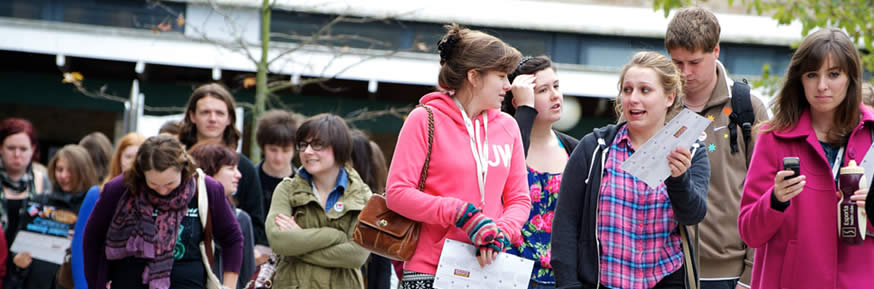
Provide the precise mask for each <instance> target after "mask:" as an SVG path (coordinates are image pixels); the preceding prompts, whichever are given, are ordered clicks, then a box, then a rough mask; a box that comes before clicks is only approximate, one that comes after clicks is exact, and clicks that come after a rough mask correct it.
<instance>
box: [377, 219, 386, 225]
mask: <svg viewBox="0 0 874 289" xmlns="http://www.w3.org/2000/svg"><path fill="white" fill-rule="evenodd" d="M377 225H379V226H380V227H385V226H388V220H386V219H380V220H379V222H377Z"/></svg>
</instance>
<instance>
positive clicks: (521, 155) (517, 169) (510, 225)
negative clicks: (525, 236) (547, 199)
mask: <svg viewBox="0 0 874 289" xmlns="http://www.w3.org/2000/svg"><path fill="white" fill-rule="evenodd" d="M510 127H511V128H512V129H511V132H513V133H514V134H515V135H516V137H515V141H514V142H513V157H512V159H511V162H510V174H509V175H508V176H507V182H506V183H505V184H504V195H503V200H504V214H503V215H502V216H501V218H500V219H498V220H496V221H495V223H497V224H498V227H500V228H501V231H503V232H504V233H506V234H507V237H509V238H510V243H511V244H515V241H516V240H518V239H519V238H521V237H522V225H524V224H525V222H526V221H528V215H529V214H531V196H530V194H529V191H528V171H527V167H526V165H525V152H524V151H523V150H522V136H521V134H520V132H519V127H518V126H516V125H515V123H514V125H512V126H510ZM551 225H552V224H550V226H551Z"/></svg>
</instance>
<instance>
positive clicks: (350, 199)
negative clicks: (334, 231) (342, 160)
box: [290, 165, 372, 219]
mask: <svg viewBox="0 0 874 289" xmlns="http://www.w3.org/2000/svg"><path fill="white" fill-rule="evenodd" d="M343 168H344V169H345V170H346V174H347V181H348V183H347V187H346V190H345V192H344V193H343V195H341V196H340V199H338V200H337V201H338V202H343V207H344V209H343V211H342V212H337V211H335V210H329V211H328V212H327V213H326V214H327V216H328V218H330V219H336V218H339V217H341V216H343V215H344V214H346V212H348V211H360V210H362V209H364V205H365V204H367V200H368V199H370V195H371V194H372V193H371V192H370V187H368V186H367V185H366V184H365V183H364V181H363V180H361V176H360V175H358V172H356V171H355V169H353V168H352V166H351V165H346V166H344V167H343ZM301 171H302V170H299V171H298V174H297V175H296V176H294V177H293V179H292V189H291V192H292V193H291V194H292V196H291V198H290V199H291V202H292V204H291V206H292V207H298V206H303V205H306V204H308V203H310V202H318V200H317V199H316V197H315V195H313V193H312V186H310V183H309V181H307V180H306V179H304V178H303V177H302V176H301Z"/></svg>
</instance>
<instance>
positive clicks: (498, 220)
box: [386, 24, 531, 288]
mask: <svg viewBox="0 0 874 289" xmlns="http://www.w3.org/2000/svg"><path fill="white" fill-rule="evenodd" d="M446 28H447V32H446V34H445V35H444V36H443V38H442V39H441V41H440V43H439V44H438V50H439V51H440V73H439V76H438V83H439V88H440V91H439V92H433V93H429V94H427V95H425V96H423V97H422V98H421V99H420V100H419V103H421V104H422V105H424V106H426V108H427V109H429V110H430V112H429V111H426V108H416V109H414V110H413V111H412V112H411V113H410V115H409V117H408V118H407V119H406V121H404V126H403V128H401V132H400V135H399V136H398V143H397V146H395V148H396V149H395V152H394V157H392V164H391V166H390V168H389V174H388V185H387V189H386V205H387V206H388V208H389V209H391V210H392V211H394V212H396V213H398V214H400V215H403V216H404V217H407V218H409V219H411V220H414V221H418V222H422V227H421V233H420V234H419V241H418V245H417V246H416V252H415V253H414V254H413V257H412V258H411V259H410V260H409V261H408V262H406V263H404V276H403V278H402V279H403V280H402V281H401V288H431V287H433V283H434V277H435V276H434V274H435V273H436V272H437V262H438V261H439V260H440V254H441V252H442V251H443V243H444V241H445V240H446V239H452V240H456V241H461V242H465V243H469V244H473V246H474V247H476V248H477V250H476V251H477V253H476V256H477V258H478V260H479V263H480V265H481V266H486V265H488V264H491V263H492V261H494V260H495V259H496V258H497V256H498V253H500V252H503V251H505V250H506V249H508V248H509V246H510V243H511V241H515V240H518V239H519V238H521V235H520V234H521V228H522V225H523V224H524V223H525V220H527V217H528V212H529V210H530V209H531V200H530V199H529V197H528V184H527V180H526V177H525V175H526V173H525V154H524V153H523V145H522V141H521V135H520V133H519V126H518V125H517V124H516V122H515V121H514V120H513V119H512V118H511V117H509V116H508V115H506V114H504V113H501V112H500V110H499V109H500V108H501V102H502V100H503V98H504V96H505V94H506V93H507V91H509V90H510V87H511V86H510V82H509V80H508V79H507V75H508V74H509V73H510V72H513V70H514V69H515V68H516V66H518V65H519V60H520V59H521V55H520V53H519V51H518V50H516V49H515V48H513V47H511V46H510V45H507V44H506V43H504V42H503V41H501V40H500V39H498V38H496V37H494V36H492V35H489V34H486V33H484V32H481V31H476V30H470V29H467V28H462V27H461V26H459V25H457V24H453V25H447V26H446ZM431 112H433V114H432V113H431ZM430 115H433V125H434V126H433V127H434V130H433V144H432V145H431V146H430V147H429V141H428V139H429V134H430V133H429V130H428V128H429V122H430V121H429V118H430V117H429V116H430ZM468 149H469V150H468ZM429 150H430V151H431V155H430V161H429V167H428V172H427V178H426V179H425V189H424V192H423V191H419V189H418V183H419V178H420V176H421V173H422V168H423V167H424V165H425V162H426V158H427V157H428V156H427V152H428V151H429Z"/></svg>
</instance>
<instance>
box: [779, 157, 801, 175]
mask: <svg viewBox="0 0 874 289" xmlns="http://www.w3.org/2000/svg"><path fill="white" fill-rule="evenodd" d="M783 170H784V171H785V170H790V171H794V172H795V174H793V175H791V176H788V177H786V179H791V178H794V177H797V176H799V175H801V162H800V161H799V160H798V157H785V158H783Z"/></svg>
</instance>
